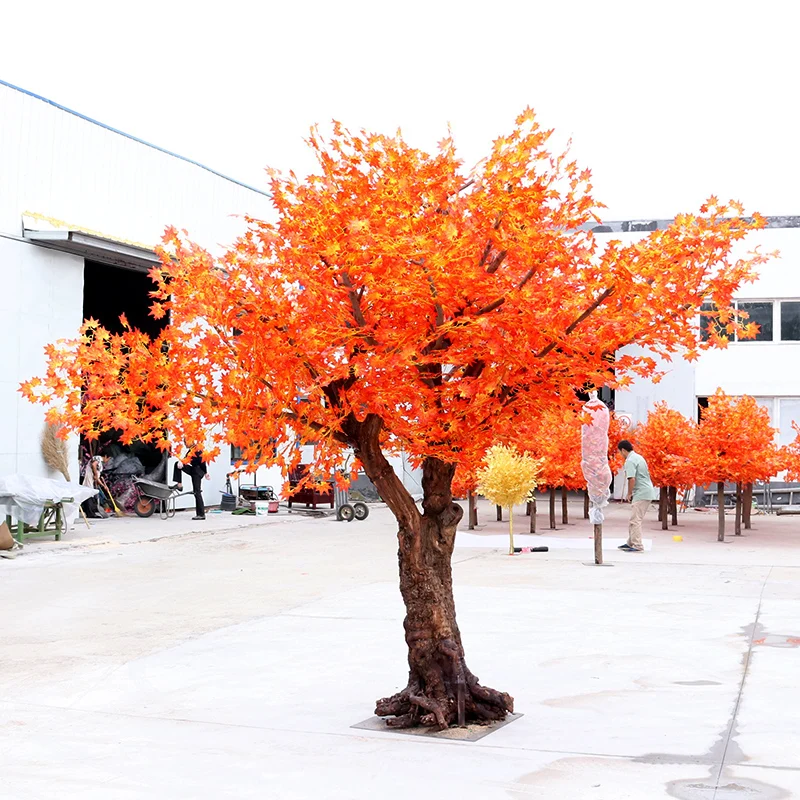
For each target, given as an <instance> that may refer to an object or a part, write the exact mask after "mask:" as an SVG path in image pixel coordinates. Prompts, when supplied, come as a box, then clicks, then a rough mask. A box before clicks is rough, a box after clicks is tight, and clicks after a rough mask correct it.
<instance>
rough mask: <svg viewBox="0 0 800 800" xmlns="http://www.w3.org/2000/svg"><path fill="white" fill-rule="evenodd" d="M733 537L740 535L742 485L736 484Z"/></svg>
mask: <svg viewBox="0 0 800 800" xmlns="http://www.w3.org/2000/svg"><path fill="white" fill-rule="evenodd" d="M733 533H734V535H735V536H741V535H742V484H741V483H737V484H736V521H735V522H734V524H733Z"/></svg>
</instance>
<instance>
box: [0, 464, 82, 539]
mask: <svg viewBox="0 0 800 800" xmlns="http://www.w3.org/2000/svg"><path fill="white" fill-rule="evenodd" d="M96 494H97V489H91V488H89V487H87V486H81V485H80V484H79V483H67V482H66V481H63V480H53V479H52V478H38V477H35V476H33V475H5V476H2V477H0V515H2V517H5V516H6V515H7V514H10V515H11V516H12V517H13V518H14V519H17V520H22V521H23V522H24V523H25V524H26V525H38V524H39V517H41V515H42V511H44V504H45V502H46V501H47V500H53V501H54V502H58V501H60V500H61V499H62V498H64V497H71V498H73V500H74V502H72V503H64V506H63V507H64V518H65V519H66V521H67V526H68V527H69V526H71V525H72V523H73V522H75V518H76V517H77V516H78V512H79V511H80V505H81V503H82V502H83V501H84V500H88V499H89V498H90V497H94V495H96Z"/></svg>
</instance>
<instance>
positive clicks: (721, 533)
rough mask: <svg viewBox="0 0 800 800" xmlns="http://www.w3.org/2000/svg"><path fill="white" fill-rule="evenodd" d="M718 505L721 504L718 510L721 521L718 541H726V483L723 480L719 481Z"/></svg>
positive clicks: (719, 520)
mask: <svg viewBox="0 0 800 800" xmlns="http://www.w3.org/2000/svg"><path fill="white" fill-rule="evenodd" d="M717 505H718V506H719V509H718V512H717V519H718V522H719V527H718V530H717V541H718V542H724V541H725V483H724V482H723V481H719V483H717Z"/></svg>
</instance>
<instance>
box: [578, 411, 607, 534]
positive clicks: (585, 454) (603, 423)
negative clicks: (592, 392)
mask: <svg viewBox="0 0 800 800" xmlns="http://www.w3.org/2000/svg"><path fill="white" fill-rule="evenodd" d="M583 410H584V411H585V412H586V413H588V414H591V417H592V422H591V424H585V425H583V426H582V427H581V469H582V470H583V477H584V478H585V479H586V488H587V490H588V492H589V504H590V505H589V519H590V520H591V522H592V524H593V525H601V524H602V523H603V519H604V517H603V509H604V508H605V507H606V506H607V505H608V498H609V497H610V496H611V491H610V489H609V487H610V486H611V467H610V466H609V464H608V426H609V421H610V416H611V415H610V412H609V410H608V406H607V405H606V404H605V403H604V402H603V401H602V400H598V399H597V398H596V397H592V399H591V400H590V401H589V402H588V403H586V405H585V406H584V407H583Z"/></svg>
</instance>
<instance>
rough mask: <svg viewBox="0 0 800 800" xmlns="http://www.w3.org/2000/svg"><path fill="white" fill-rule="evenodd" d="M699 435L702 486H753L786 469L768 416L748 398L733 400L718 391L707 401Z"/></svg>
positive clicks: (696, 457) (697, 448) (696, 460)
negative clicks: (756, 482) (725, 483)
mask: <svg viewBox="0 0 800 800" xmlns="http://www.w3.org/2000/svg"><path fill="white" fill-rule="evenodd" d="M697 434H698V435H697V438H696V440H695V441H696V446H695V454H694V463H695V466H696V468H697V470H698V482H700V483H704V484H707V483H712V482H722V483H724V482H728V481H731V482H736V483H739V482H741V483H753V482H754V481H758V480H767V479H768V478H771V477H773V476H774V475H775V474H776V473H778V472H779V471H780V470H781V469H783V466H784V465H783V461H784V454H783V453H782V452H781V450H780V449H779V448H778V446H777V445H776V444H775V438H776V435H777V431H776V430H775V428H773V427H772V425H771V423H770V418H769V412H768V411H767V410H766V409H765V408H762V407H761V406H759V405H758V403H757V402H756V401H755V399H754V398H752V397H749V396H748V395H743V396H740V397H732V396H729V395H726V394H725V393H724V392H722V390H720V389H718V390H717V392H716V393H715V394H714V395H713V396H712V397H709V398H708V408H707V409H704V411H703V416H702V419H701V421H700V424H699V425H698V429H697Z"/></svg>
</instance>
